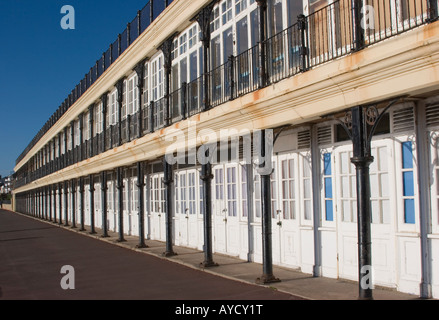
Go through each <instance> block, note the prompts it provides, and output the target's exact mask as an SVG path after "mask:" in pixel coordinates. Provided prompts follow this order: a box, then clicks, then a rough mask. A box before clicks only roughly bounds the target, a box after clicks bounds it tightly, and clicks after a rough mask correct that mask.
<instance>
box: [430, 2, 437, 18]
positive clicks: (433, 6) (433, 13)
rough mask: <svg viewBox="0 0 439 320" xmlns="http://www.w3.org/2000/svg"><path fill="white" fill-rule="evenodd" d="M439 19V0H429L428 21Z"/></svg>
mask: <svg viewBox="0 0 439 320" xmlns="http://www.w3.org/2000/svg"><path fill="white" fill-rule="evenodd" d="M437 19H438V7H437V0H428V21H429V22H433V21H436V20H437Z"/></svg>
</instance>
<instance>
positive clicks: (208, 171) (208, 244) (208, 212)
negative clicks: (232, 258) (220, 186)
mask: <svg viewBox="0 0 439 320" xmlns="http://www.w3.org/2000/svg"><path fill="white" fill-rule="evenodd" d="M209 156H210V154H209V148H206V159H209V161H208V162H207V163H206V164H203V165H202V167H201V180H202V181H203V198H204V201H203V206H204V261H203V262H201V266H202V267H204V268H209V267H216V266H218V264H217V263H215V262H214V261H213V253H212V189H211V187H212V179H213V174H212V164H211V163H210V157H209Z"/></svg>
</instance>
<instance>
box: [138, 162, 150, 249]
mask: <svg viewBox="0 0 439 320" xmlns="http://www.w3.org/2000/svg"><path fill="white" fill-rule="evenodd" d="M144 187H145V175H144V170H143V163H141V162H138V163H137V188H138V189H137V192H138V193H139V197H138V198H139V244H138V245H137V248H148V246H147V245H146V244H145V197H144V194H143V189H144Z"/></svg>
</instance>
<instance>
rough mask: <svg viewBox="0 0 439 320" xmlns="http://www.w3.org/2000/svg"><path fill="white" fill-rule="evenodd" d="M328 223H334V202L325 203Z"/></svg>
mask: <svg viewBox="0 0 439 320" xmlns="http://www.w3.org/2000/svg"><path fill="white" fill-rule="evenodd" d="M325 212H326V221H334V209H333V206H332V200H326V201H325Z"/></svg>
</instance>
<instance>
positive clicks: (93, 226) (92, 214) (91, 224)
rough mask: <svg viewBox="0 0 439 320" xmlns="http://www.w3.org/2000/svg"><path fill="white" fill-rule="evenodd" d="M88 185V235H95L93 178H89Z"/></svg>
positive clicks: (91, 176)
mask: <svg viewBox="0 0 439 320" xmlns="http://www.w3.org/2000/svg"><path fill="white" fill-rule="evenodd" d="M89 180H90V181H89V184H90V228H91V229H90V234H96V230H95V182H94V176H93V175H92V174H91V175H90V176H89Z"/></svg>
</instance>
